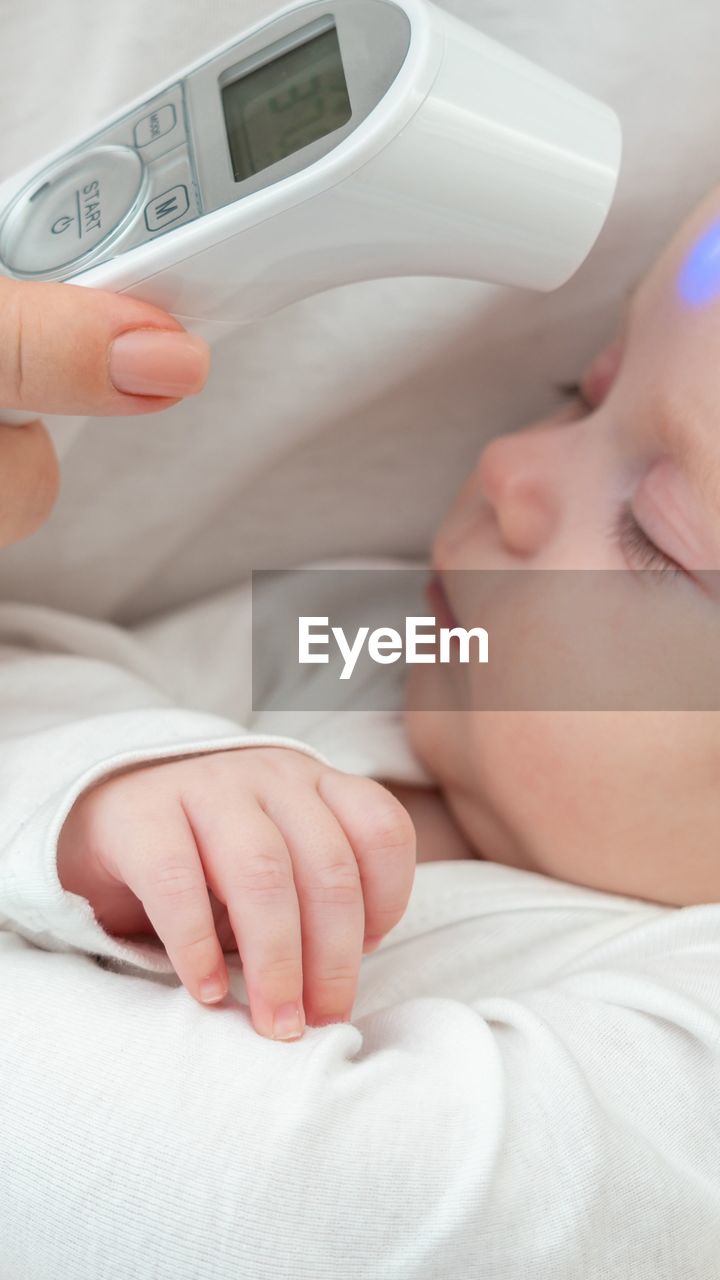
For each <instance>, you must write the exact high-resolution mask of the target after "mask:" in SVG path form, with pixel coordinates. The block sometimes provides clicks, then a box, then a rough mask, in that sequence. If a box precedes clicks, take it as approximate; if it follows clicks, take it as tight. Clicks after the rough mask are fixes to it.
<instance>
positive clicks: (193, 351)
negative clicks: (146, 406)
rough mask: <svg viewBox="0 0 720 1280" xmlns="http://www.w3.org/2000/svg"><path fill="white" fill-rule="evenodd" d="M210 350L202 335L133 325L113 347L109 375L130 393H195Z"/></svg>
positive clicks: (202, 380) (201, 384) (199, 388)
mask: <svg viewBox="0 0 720 1280" xmlns="http://www.w3.org/2000/svg"><path fill="white" fill-rule="evenodd" d="M209 363H210V351H209V348H208V345H207V343H206V342H205V341H203V339H202V338H198V337H196V336H195V334H192V333H182V332H180V331H179V330H178V331H172V330H170V329H133V330H132V331H131V332H130V333H122V334H121V335H120V337H119V338H116V339H115V341H114V342H113V344H112V346H111V347H110V379H111V381H112V384H113V386H114V387H115V388H116V390H117V391H122V392H124V393H125V394H126V395H131V396H171V397H173V398H175V397H178V396H193V395H196V394H197V392H198V391H202V388H203V387H204V385H205V381H206V379H207V374H208V368H209Z"/></svg>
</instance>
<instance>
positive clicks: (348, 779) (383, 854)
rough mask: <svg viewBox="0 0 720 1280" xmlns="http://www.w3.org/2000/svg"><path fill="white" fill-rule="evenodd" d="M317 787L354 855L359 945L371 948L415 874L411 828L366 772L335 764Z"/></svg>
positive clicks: (393, 918) (397, 916) (393, 920)
mask: <svg viewBox="0 0 720 1280" xmlns="http://www.w3.org/2000/svg"><path fill="white" fill-rule="evenodd" d="M318 792H319V794H320V796H321V797H322V799H323V800H324V801H325V803H326V804H327V806H328V808H329V809H330V810H331V811H332V813H334V815H335V817H336V818H337V820H338V822H339V823H340V825H341V827H342V828H343V830H344V832H345V834H346V836H347V838H348V840H349V841H350V844H351V846H352V849H353V853H354V854H355V858H356V859H357V865H358V869H359V872H360V878H361V881H362V890H363V898H364V902H365V945H364V950H368V951H369V950H373V949H374V947H375V946H376V945H377V944H378V942H380V940H381V939H382V938H383V937H384V936H385V934H386V933H389V932H390V930H391V929H392V928H394V926H395V925H396V924H397V923H398V921H399V920H401V919H402V917H403V915H404V914H405V909H406V907H407V904H408V902H409V899H410V894H411V892H412V887H413V881H414V878H415V864H416V839H415V828H414V826H413V824H412V820H411V818H410V815H409V814H408V812H407V810H406V809H405V808H404V807H403V805H401V804H400V801H399V800H396V799H395V796H394V795H392V794H391V792H389V791H388V790H387V788H386V787H383V786H381V785H380V783H379V782H373V781H372V780H371V779H370V778H360V777H354V776H352V775H351V774H347V773H337V772H335V771H334V770H333V771H330V772H328V773H323V774H322V776H321V778H320V782H319V784H318Z"/></svg>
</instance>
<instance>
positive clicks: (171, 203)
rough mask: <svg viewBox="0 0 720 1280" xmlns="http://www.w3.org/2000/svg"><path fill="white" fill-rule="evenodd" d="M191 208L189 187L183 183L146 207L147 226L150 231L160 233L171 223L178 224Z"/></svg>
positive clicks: (156, 198) (165, 192)
mask: <svg viewBox="0 0 720 1280" xmlns="http://www.w3.org/2000/svg"><path fill="white" fill-rule="evenodd" d="M189 208H190V199H189V197H188V189H187V187H186V186H184V184H182V183H181V184H180V185H179V186H177V187H171V188H170V190H169V191H163V193H162V195H161V196H156V197H155V199H154V200H151V201H150V202H149V204H146V205H145V226H146V227H147V229H148V231H160V229H161V228H162V227H167V226H169V225H170V223H171V222H177V220H178V218H182V217H183V215H184V214H186V213H187V211H188V209H189Z"/></svg>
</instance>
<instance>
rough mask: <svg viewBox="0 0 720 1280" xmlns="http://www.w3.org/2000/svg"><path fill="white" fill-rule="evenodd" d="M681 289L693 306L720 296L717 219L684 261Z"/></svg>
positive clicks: (718, 225) (719, 233)
mask: <svg viewBox="0 0 720 1280" xmlns="http://www.w3.org/2000/svg"><path fill="white" fill-rule="evenodd" d="M678 288H679V290H680V296H681V298H682V299H683V300H684V301H685V302H689V303H690V306H692V307H702V306H703V305H704V304H705V303H706V302H712V301H713V299H714V298H718V297H720V222H714V223H713V224H712V226H711V227H710V228H709V230H707V231H705V232H704V233H703V235H702V236H701V237H700V239H699V240H696V242H695V244H694V245H693V247H692V249H691V250H690V252H689V254H688V256H687V258H686V259H685V262H684V263H683V267H682V270H681V272H680V278H679V280H678Z"/></svg>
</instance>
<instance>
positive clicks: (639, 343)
mask: <svg viewBox="0 0 720 1280" xmlns="http://www.w3.org/2000/svg"><path fill="white" fill-rule="evenodd" d="M718 254H719V259H720V240H719V241H718ZM678 265H679V264H678V261H677V257H676V260H675V261H668V260H667V259H666V260H665V262H664V263H661V264H658V266H659V268H662V269H658V270H656V271H655V272H651V273H650V276H649V277H648V278H647V279H646V280H645V281H644V282H643V284H642V285H641V286H640V288H639V289H638V290H637V293H636V295H635V297H634V298H633V301H632V304H631V306H630V308H629V312H628V317H627V369H626V373H627V377H626V378H625V379H622V378H621V379H620V385H619V387H618V392H619V394H620V398H621V399H622V398H625V401H626V403H625V405H624V406H623V405H621V407H622V408H623V409H624V411H625V412H627V413H628V414H629V418H630V423H629V425H630V426H631V428H633V429H634V430H636V431H638V432H639V433H640V434H642V436H643V437H645V438H647V439H648V443H653V444H654V445H656V446H658V447H660V448H661V449H662V450H663V452H666V453H668V454H670V455H671V456H672V457H673V458H675V459H676V460H677V461H678V463H679V464H680V465H682V466H683V468H684V469H686V470H687V471H688V473H691V474H693V475H694V477H695V478H696V479H697V480H698V481H699V482H700V483H701V484H702V485H703V486H704V487H707V486H708V485H712V487H713V488H714V489H715V488H716V487H718V486H720V281H719V288H718V294H717V296H716V297H713V298H708V299H707V300H706V301H705V302H704V303H703V304H698V305H690V304H689V303H688V302H687V300H686V299H685V298H684V296H683V294H682V292H681V270H682V265H681V264H680V270H678ZM623 363H625V362H623Z"/></svg>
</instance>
